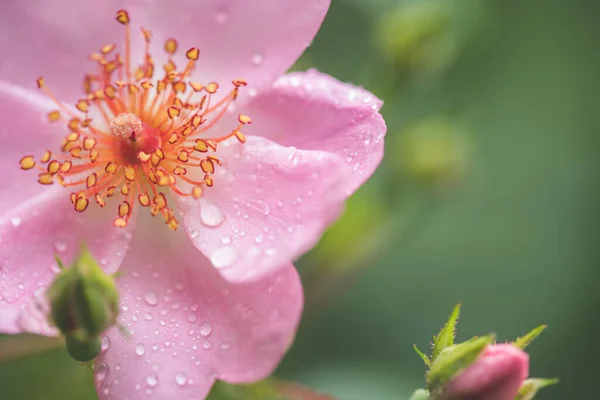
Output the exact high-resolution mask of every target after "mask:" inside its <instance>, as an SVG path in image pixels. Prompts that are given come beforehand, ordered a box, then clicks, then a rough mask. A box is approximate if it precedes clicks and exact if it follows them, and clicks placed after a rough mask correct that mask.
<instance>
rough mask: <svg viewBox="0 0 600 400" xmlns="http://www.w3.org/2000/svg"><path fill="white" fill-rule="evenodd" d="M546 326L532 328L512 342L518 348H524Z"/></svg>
mask: <svg viewBox="0 0 600 400" xmlns="http://www.w3.org/2000/svg"><path fill="white" fill-rule="evenodd" d="M546 328H547V325H540V326H538V327H537V328H534V329H532V330H531V331H530V332H529V333H528V334H526V335H525V336H522V337H519V338H517V340H515V341H514V342H513V344H514V345H515V346H517V347H518V348H520V349H525V348H526V347H527V346H529V345H530V344H531V342H533V341H534V340H535V339H536V338H537V337H538V336H539V335H540V334H541V333H542V332H543V331H544V329H546Z"/></svg>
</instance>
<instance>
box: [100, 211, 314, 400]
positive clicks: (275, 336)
mask: <svg viewBox="0 0 600 400" xmlns="http://www.w3.org/2000/svg"><path fill="white" fill-rule="evenodd" d="M149 223H150V224H152V225H151V226H146V227H145V228H146V229H143V230H141V231H138V232H136V236H135V237H134V239H133V241H132V245H131V250H130V251H129V253H128V256H127V258H126V259H125V261H124V263H123V268H122V269H121V271H122V275H121V276H120V278H119V280H118V284H119V286H120V291H121V306H122V307H121V310H122V311H121V316H120V320H121V322H122V324H123V326H124V327H125V328H126V329H127V330H128V331H129V334H126V335H125V334H122V333H120V332H119V331H118V330H116V329H115V330H113V331H111V332H110V333H109V335H108V339H104V347H105V350H104V352H103V353H102V354H101V356H100V358H99V359H98V363H97V364H96V365H97V367H96V382H97V387H98V393H99V395H100V398H101V399H102V400H112V399H119V400H120V399H124V398H129V399H130V400H136V399H147V398H155V399H165V398H182V399H192V398H193V399H197V400H200V399H203V398H204V397H205V396H206V394H207V393H208V391H209V390H210V387H211V385H212V383H213V382H214V380H215V379H221V380H225V381H227V382H231V383H241V382H251V381H255V380H257V379H260V378H262V377H264V376H267V375H268V374H270V373H271V372H272V370H273V369H274V368H275V366H276V365H277V363H278V362H279V360H280V358H281V356H282V355H283V353H284V352H285V350H286V349H287V347H288V345H289V343H290V341H291V339H292V337H293V334H294V332H295V329H296V327H297V324H298V321H299V318H300V314H301V309H302V288H301V285H300V280H299V277H298V275H297V273H296V271H295V270H294V267H293V266H292V265H291V264H286V265H284V266H282V268H280V269H279V271H278V272H277V273H276V274H271V275H268V276H265V277H264V278H263V279H261V280H259V281H256V282H253V283H251V284H244V285H234V284H230V283H228V282H227V281H225V280H223V278H221V277H220V275H219V274H218V273H217V272H216V271H215V270H214V268H212V266H211V265H210V263H209V261H208V260H207V259H206V258H205V257H203V256H202V255H201V254H200V253H199V252H198V250H197V249H195V248H194V247H193V246H192V245H191V244H190V243H189V241H188V240H187V239H186V238H185V236H184V235H183V234H182V233H175V234H171V233H169V234H168V235H164V236H162V235H160V234H156V232H157V231H159V230H161V229H164V227H163V226H161V224H160V222H157V221H156V220H152V221H151V222H149ZM138 233H139V235H138Z"/></svg>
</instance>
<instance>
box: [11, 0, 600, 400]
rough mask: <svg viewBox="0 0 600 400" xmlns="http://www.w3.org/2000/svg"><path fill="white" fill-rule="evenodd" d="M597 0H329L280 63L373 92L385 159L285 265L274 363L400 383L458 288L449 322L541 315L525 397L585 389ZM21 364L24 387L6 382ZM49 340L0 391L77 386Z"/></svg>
mask: <svg viewBox="0 0 600 400" xmlns="http://www.w3.org/2000/svg"><path fill="white" fill-rule="evenodd" d="M599 13H600V6H599V5H598V3H597V1H596V0H572V1H570V2H564V1H559V0H530V1H518V0H504V1H494V0H436V1H434V0H430V1H425V0H411V1H398V0H333V1H332V6H331V10H330V13H329V15H328V16H327V19H326V20H325V23H324V25H323V28H322V29H321V31H320V32H319V34H318V36H317V38H316V39H315V40H314V42H313V44H312V46H311V47H310V48H309V50H308V51H307V53H306V54H305V55H304V56H303V58H302V59H301V60H300V61H299V63H298V65H297V67H296V68H297V69H306V68H307V67H316V68H318V69H319V70H321V71H323V72H326V73H329V74H332V75H334V76H335V77H337V78H338V79H340V80H343V81H351V82H353V83H356V84H361V85H363V86H365V87H366V88H368V89H370V90H372V91H373V92H375V93H376V94H377V95H378V96H379V97H381V98H383V99H384V100H385V106H384V108H383V109H382V113H383V114H384V117H385V119H386V121H387V124H388V134H387V141H386V158H385V159H384V162H383V164H382V166H381V168H380V169H379V170H378V172H377V173H376V175H375V177H374V178H373V179H372V180H371V181H370V182H369V183H368V184H367V185H366V186H365V187H363V188H362V189H361V190H360V191H359V193H357V195H356V196H355V197H354V198H353V199H352V201H351V202H350V204H349V207H348V212H347V214H346V215H345V217H344V218H343V219H342V220H341V221H340V222H339V223H338V224H337V225H336V227H334V228H333V229H332V230H331V231H330V232H328V233H327V235H326V237H325V238H324V240H323V242H322V243H321V245H320V246H319V247H318V248H317V249H315V250H314V251H313V252H312V253H310V254H308V255H307V256H305V257H304V258H303V259H302V260H301V261H300V262H299V263H298V265H299V268H300V269H301V271H302V272H303V276H304V278H305V283H306V290H307V294H306V296H307V312H306V315H305V319H304V322H303V325H302V327H301V329H300V331H299V333H298V336H297V339H296V342H295V345H294V347H293V348H292V349H291V351H290V352H289V354H288V355H287V357H286V359H285V360H284V362H283V364H282V365H281V367H280V369H279V370H278V372H277V375H278V376H280V377H283V378H286V379H290V380H294V381H298V382H301V383H303V384H305V385H308V386H311V387H314V388H316V389H319V390H321V391H323V392H327V393H330V394H333V395H336V396H338V397H339V398H341V399H343V400H363V399H372V400H380V399H381V400H388V399H394V400H396V399H407V398H408V397H409V395H410V393H411V392H412V391H413V390H414V389H415V388H417V387H422V386H423V383H424V382H423V381H424V376H423V375H424V371H425V369H424V368H425V367H424V366H423V365H422V361H421V360H420V359H419V357H418V356H417V355H416V354H415V353H414V351H413V350H412V344H413V343H416V344H417V345H418V346H419V347H420V348H422V349H425V348H427V347H428V343H429V341H430V339H431V336H432V335H433V334H434V333H435V332H437V330H438V329H439V328H440V326H441V325H442V324H443V322H444V321H445V319H446V318H447V316H448V314H449V312H450V310H451V308H452V307H453V306H454V304H455V303H457V302H462V303H463V314H462V319H461V322H460V324H459V334H458V338H459V339H462V340H465V339H468V338H469V337H471V336H473V335H475V334H481V333H487V332H491V331H493V332H496V333H497V334H498V337H499V339H501V340H504V339H507V340H511V339H514V338H515V337H516V336H518V335H521V334H523V333H525V332H527V331H529V330H530V329H531V328H533V327H534V326H536V325H538V324H540V323H547V324H549V326H550V329H549V330H547V331H546V332H545V333H544V334H543V335H542V336H541V337H540V338H539V339H538V340H537V341H536V342H535V343H534V344H533V345H532V346H531V347H530V348H529V352H530V354H531V357H532V365H531V375H533V376H539V377H555V376H558V377H560V378H561V383H560V384H559V385H558V386H554V387H552V388H549V389H545V390H544V391H543V392H541V393H540V394H539V395H538V397H537V398H540V399H549V400H550V399H568V398H597V391H598V389H597V382H596V381H595V379H596V377H597V375H598V373H600V368H598V367H597V364H598V361H597V360H599V359H600V348H599V347H598V346H597V345H596V340H595V338H596V337H597V336H598V333H597V332H598V329H599V328H600V321H599V319H598V316H597V314H598V311H597V309H598V306H599V305H600V302H599V298H600V297H599V296H598V286H599V285H598V282H599V278H600V269H599V268H598V260H599V254H598V253H599V249H600V247H599V246H598V234H599V228H598V225H597V224H596V221H597V217H598V211H597V204H599V203H600V201H599V200H600V190H599V187H600V186H599V185H598V183H599V182H598V177H599V176H600V175H599V174H598V157H597V156H596V152H597V151H598V150H600V146H598V144H599V140H598V135H597V132H598V131H599V128H600V126H599V125H600V123H599V122H598V121H599V119H598V114H599V111H598V109H597V108H598V105H599V104H600V102H599V101H598V96H599V93H600V78H599V77H600V74H599V73H598V71H600V58H599V56H598V53H599V52H598V50H597V42H598V40H597V38H598V37H600V24H598V23H597V20H598V15H600V14H599ZM24 381H26V382H28V383H30V384H31V385H23V382H24ZM94 396H95V395H94V389H93V384H92V378H91V376H90V371H89V370H88V369H86V368H82V367H80V366H79V365H78V364H77V363H76V362H74V361H71V360H70V359H68V357H67V356H66V355H65V354H64V352H63V351H62V350H54V351H50V352H47V353H45V354H44V355H41V356H35V357H29V358H25V359H21V360H18V361H12V362H10V363H7V362H4V363H1V362H0V398H2V399H5V398H6V399H27V400H35V399H59V398H61V399H62V398H69V399H70V398H76V399H84V400H85V399H94V398H95V397H94Z"/></svg>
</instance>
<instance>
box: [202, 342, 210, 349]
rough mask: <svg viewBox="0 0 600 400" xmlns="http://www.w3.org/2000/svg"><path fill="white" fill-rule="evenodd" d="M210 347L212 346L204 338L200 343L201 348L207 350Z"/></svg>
mask: <svg viewBox="0 0 600 400" xmlns="http://www.w3.org/2000/svg"><path fill="white" fill-rule="evenodd" d="M211 347H212V344H211V343H210V342H209V341H208V340H205V341H204V343H202V348H203V349H205V350H208V349H210V348H211Z"/></svg>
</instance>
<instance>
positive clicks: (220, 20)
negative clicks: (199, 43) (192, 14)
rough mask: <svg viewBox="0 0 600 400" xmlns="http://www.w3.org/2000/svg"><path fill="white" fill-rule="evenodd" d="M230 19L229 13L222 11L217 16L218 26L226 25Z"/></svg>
mask: <svg viewBox="0 0 600 400" xmlns="http://www.w3.org/2000/svg"><path fill="white" fill-rule="evenodd" d="M228 18H229V14H227V11H225V10H221V11H219V12H218V13H217V15H215V20H216V21H217V23H218V24H221V25H222V24H224V23H225V22H227V19H228Z"/></svg>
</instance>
